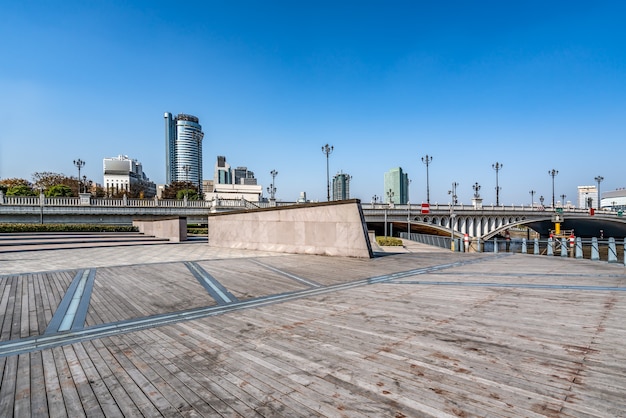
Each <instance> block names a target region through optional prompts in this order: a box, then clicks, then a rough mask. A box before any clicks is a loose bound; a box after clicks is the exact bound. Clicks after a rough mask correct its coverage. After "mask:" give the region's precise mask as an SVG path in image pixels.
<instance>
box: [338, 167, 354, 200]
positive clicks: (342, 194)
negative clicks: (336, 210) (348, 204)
mask: <svg viewBox="0 0 626 418" xmlns="http://www.w3.org/2000/svg"><path fill="white" fill-rule="evenodd" d="M351 178H352V177H351V176H350V175H348V174H345V173H338V174H337V175H335V177H333V200H347V199H350V179H351Z"/></svg>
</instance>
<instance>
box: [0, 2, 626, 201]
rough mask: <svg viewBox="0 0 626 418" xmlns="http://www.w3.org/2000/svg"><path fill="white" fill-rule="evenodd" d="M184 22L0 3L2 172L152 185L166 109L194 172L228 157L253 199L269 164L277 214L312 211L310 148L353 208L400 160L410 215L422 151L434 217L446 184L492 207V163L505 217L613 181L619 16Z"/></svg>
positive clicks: (206, 12) (298, 14)
mask: <svg viewBox="0 0 626 418" xmlns="http://www.w3.org/2000/svg"><path fill="white" fill-rule="evenodd" d="M189 8H191V9H193V11H194V13H191V14H181V15H177V14H174V13H173V10H172V8H171V6H170V5H168V4H166V3H164V2H159V1H156V2H141V1H137V2H132V3H130V4H126V3H124V4H122V3H120V4H117V3H115V2H112V3H106V4H100V5H85V4H83V3H81V2H73V1H68V2H63V3H62V4H54V5H52V4H47V3H45V2H37V1H35V2H33V3H28V4H20V3H19V2H18V3H15V2H14V3H10V4H7V5H5V6H4V8H3V14H4V16H5V24H3V26H2V27H1V28H0V36H2V37H3V39H5V40H7V42H3V43H2V51H3V57H4V58H5V62H4V63H3V65H2V66H0V91H1V92H2V95H1V96H2V99H0V115H2V116H0V121H1V122H2V123H0V178H8V177H21V178H26V179H28V180H30V179H31V175H32V174H33V173H34V172H36V171H52V172H58V173H63V174H66V175H74V173H75V167H74V166H73V164H72V161H73V160H75V159H77V158H80V159H81V160H83V161H85V162H86V164H85V166H84V167H83V168H82V172H83V174H86V175H87V176H88V177H89V178H92V179H94V180H96V181H101V179H102V165H101V161H102V158H103V157H105V156H110V155H119V154H124V155H132V156H133V157H134V158H137V159H139V160H140V161H142V163H143V165H144V168H145V169H146V171H147V172H149V173H150V177H151V179H152V180H153V181H154V182H155V183H158V184H162V183H165V175H166V173H165V170H163V168H162V167H164V166H165V159H166V156H165V155H164V149H163V148H164V147H163V128H162V126H163V125H162V122H161V115H162V114H163V112H164V111H167V109H179V110H181V111H183V112H185V113H190V114H193V115H195V116H197V117H198V118H199V119H200V120H201V121H202V125H203V130H204V132H205V138H204V147H203V148H204V152H203V158H204V160H205V161H210V162H212V161H214V160H215V158H216V157H217V156H219V155H228V156H229V158H232V160H233V161H240V162H242V163H243V164H246V165H248V166H251V167H254V171H255V174H256V177H257V178H258V181H259V184H262V185H264V186H267V185H270V184H271V180H272V179H271V175H270V172H271V170H274V169H275V170H277V171H279V172H280V173H281V175H280V187H279V188H278V192H277V194H276V198H277V199H281V200H286V201H294V200H296V199H297V198H298V196H299V194H300V192H306V193H307V197H308V198H309V199H311V200H318V201H324V200H325V199H326V187H327V184H326V161H325V157H324V155H323V154H321V153H320V152H319V148H320V146H323V145H324V144H326V143H328V144H332V145H333V146H334V152H333V153H332V155H330V156H329V165H330V174H331V176H332V175H333V174H334V173H339V172H341V171H343V172H348V173H350V174H351V176H352V181H351V183H350V189H351V190H350V195H351V197H355V198H359V199H362V200H363V201H366V202H368V201H370V200H371V198H372V196H374V195H378V196H384V189H383V187H384V185H383V180H382V175H383V173H384V172H385V171H387V170H389V169H390V168H391V167H398V166H401V167H403V169H404V170H405V171H406V173H407V174H408V178H409V180H411V183H410V186H409V189H410V193H409V194H410V197H411V198H410V200H411V202H412V203H419V202H422V201H424V202H425V201H426V166H425V164H423V162H422V160H421V159H422V158H423V157H424V156H426V155H429V156H432V157H433V159H432V162H431V163H430V164H429V168H428V169H429V186H430V187H429V188H430V201H431V203H433V204H434V203H437V202H438V203H446V202H448V201H449V200H450V197H449V195H448V194H447V192H448V190H450V188H451V184H452V183H453V182H457V183H459V186H458V187H457V195H458V200H459V202H462V203H467V204H469V203H470V202H471V197H472V194H473V190H472V185H474V184H475V182H477V183H479V184H480V186H481V190H480V194H481V197H483V202H484V204H485V205H489V204H491V203H495V201H496V190H495V187H496V173H495V172H494V170H493V169H492V165H493V164H494V163H496V162H499V163H501V164H503V168H502V170H500V171H499V173H498V185H499V187H501V189H500V191H499V200H500V202H501V203H502V204H529V203H530V201H531V195H530V194H529V191H530V190H533V191H535V195H534V196H535V201H538V198H539V196H541V195H543V196H544V197H545V198H546V201H551V198H552V180H554V182H555V195H556V197H555V199H556V200H560V199H559V196H561V195H566V196H567V200H570V201H572V202H575V201H576V195H577V187H578V186H585V185H590V186H591V185H594V184H595V181H594V179H595V177H596V176H602V177H603V178H604V181H603V182H602V193H604V192H609V191H612V190H615V189H618V188H622V187H625V186H626V178H625V176H624V175H623V174H622V172H621V171H622V170H621V166H622V160H623V157H622V154H621V153H620V152H616V151H619V150H620V146H621V144H623V143H624V140H625V138H624V136H625V135H624V124H623V115H624V113H625V110H626V104H625V103H624V101H623V97H624V96H625V93H626V77H624V75H625V74H626V35H624V31H623V30H622V29H621V26H622V23H621V16H623V15H624V11H626V5H624V4H622V3H621V2H617V1H610V2H598V3H594V4H593V5H590V4H588V3H586V2H551V3H549V4H545V3H540V2H525V3H524V4H520V5H509V4H501V3H499V2H479V3H473V4H471V5H470V4H465V3H463V2H445V3H441V4H436V5H435V4H433V5H430V4H415V3H414V2H385V3H383V2H359V3H354V2H349V1H348V2H342V3H340V4H336V3H333V2H323V1H322V2H316V3H315V4H312V3H311V4H309V3H297V4H293V3H289V2H273V3H254V2H243V3H238V4H237V5H230V4H204V3H194V2H191V3H190V4H189ZM60 22H62V23H63V24H59V23H60ZM76 54H79V56H80V59H77V58H76ZM177 54H178V55H179V56H180V57H183V56H188V57H190V59H189V60H187V61H184V65H183V64H182V63H183V61H176V56H177ZM167 62H171V63H173V64H175V65H172V66H169V67H168V66H164V65H163V63H167ZM163 86H168V87H171V88H163ZM112 115H113V116H112ZM25 144H28V146H24V145H25ZM552 169H556V170H558V171H559V174H558V175H557V176H556V177H555V178H554V179H552V178H551V177H550V176H549V175H548V174H547V172H548V171H549V170H552ZM212 174H213V166H212V164H204V165H203V177H204V178H211V177H212Z"/></svg>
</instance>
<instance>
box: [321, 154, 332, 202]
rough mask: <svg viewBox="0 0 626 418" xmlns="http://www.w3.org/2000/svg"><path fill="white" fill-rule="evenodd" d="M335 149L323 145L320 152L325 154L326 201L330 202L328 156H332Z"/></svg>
mask: <svg viewBox="0 0 626 418" xmlns="http://www.w3.org/2000/svg"><path fill="white" fill-rule="evenodd" d="M334 149H335V147H333V146H332V145H330V146H329V145H328V144H326V145H324V146H323V147H322V152H323V153H324V154H326V200H327V201H329V202H330V172H329V171H328V156H329V155H330V154H332V152H333V150H334Z"/></svg>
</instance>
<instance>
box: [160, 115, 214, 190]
mask: <svg viewBox="0 0 626 418" xmlns="http://www.w3.org/2000/svg"><path fill="white" fill-rule="evenodd" d="M164 118H165V181H166V183H167V184H171V183H172V182H174V181H189V182H191V183H193V184H195V185H196V186H198V190H202V138H203V137H204V132H202V126H200V123H198V122H199V121H198V118H197V117H195V116H192V115H186V114H184V113H180V114H178V115H177V116H176V117H175V118H172V114H171V113H165V114H164Z"/></svg>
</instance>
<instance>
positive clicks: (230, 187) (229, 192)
mask: <svg viewBox="0 0 626 418" xmlns="http://www.w3.org/2000/svg"><path fill="white" fill-rule="evenodd" d="M203 184H204V186H205V187H204V192H205V199H207V200H212V199H216V198H217V199H242V198H243V199H245V200H248V201H250V202H258V201H260V200H261V195H262V194H263V187H262V186H259V185H257V179H256V178H254V173H253V172H252V171H249V170H248V168H247V167H237V168H235V169H233V168H231V166H230V164H228V163H227V162H226V157H224V156H222V155H220V156H218V157H217V161H216V162H215V172H214V174H213V181H212V182H211V183H210V184H209V182H203ZM209 190H210V191H209Z"/></svg>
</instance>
